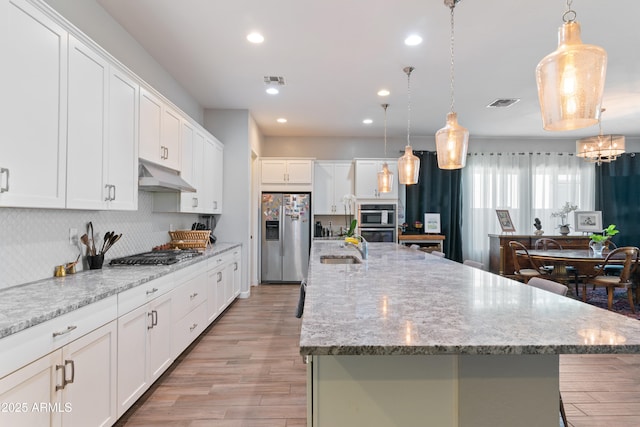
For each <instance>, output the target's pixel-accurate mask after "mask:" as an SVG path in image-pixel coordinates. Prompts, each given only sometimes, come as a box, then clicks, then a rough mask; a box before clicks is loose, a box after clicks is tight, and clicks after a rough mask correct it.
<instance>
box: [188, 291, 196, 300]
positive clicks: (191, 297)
mask: <svg viewBox="0 0 640 427" xmlns="http://www.w3.org/2000/svg"><path fill="white" fill-rule="evenodd" d="M197 296H198V293H197V292H194V293H192V294H191V295H189V298H190V299H194V298H195V297H197Z"/></svg>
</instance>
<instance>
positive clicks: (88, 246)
mask: <svg viewBox="0 0 640 427" xmlns="http://www.w3.org/2000/svg"><path fill="white" fill-rule="evenodd" d="M80 241H81V242H82V243H84V245H85V246H86V247H87V255H91V245H90V243H89V236H87V235H86V234H83V235H82V236H80Z"/></svg>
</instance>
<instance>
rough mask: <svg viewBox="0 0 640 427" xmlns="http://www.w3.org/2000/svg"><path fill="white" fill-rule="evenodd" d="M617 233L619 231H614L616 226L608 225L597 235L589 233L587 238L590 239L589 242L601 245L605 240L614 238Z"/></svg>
mask: <svg viewBox="0 0 640 427" xmlns="http://www.w3.org/2000/svg"><path fill="white" fill-rule="evenodd" d="M619 232H620V230H618V229H616V225H615V224H609V226H608V227H607V228H605V229H604V230H602V231H601V232H600V233H599V234H596V233H591V234H590V235H589V237H590V238H591V241H593V242H596V243H603V242H605V241H606V240H607V239H609V237H612V236H615V235H616V234H618V233H619Z"/></svg>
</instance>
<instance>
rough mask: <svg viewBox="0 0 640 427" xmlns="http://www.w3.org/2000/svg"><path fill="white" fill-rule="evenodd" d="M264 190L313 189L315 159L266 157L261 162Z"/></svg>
mask: <svg viewBox="0 0 640 427" xmlns="http://www.w3.org/2000/svg"><path fill="white" fill-rule="evenodd" d="M260 165H261V168H260V169H261V172H260V177H261V180H260V182H261V184H262V190H263V191H311V189H312V188H311V186H312V183H313V159H275V158H265V159H262V160H261V162H260Z"/></svg>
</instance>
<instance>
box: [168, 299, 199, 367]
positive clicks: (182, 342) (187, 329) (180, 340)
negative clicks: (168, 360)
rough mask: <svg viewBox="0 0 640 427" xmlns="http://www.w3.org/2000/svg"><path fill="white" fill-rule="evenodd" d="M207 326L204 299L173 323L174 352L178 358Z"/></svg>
mask: <svg viewBox="0 0 640 427" xmlns="http://www.w3.org/2000/svg"><path fill="white" fill-rule="evenodd" d="M206 326H207V304H206V303H205V302H204V301H203V302H202V303H201V304H200V305H198V306H197V307H196V308H195V309H193V310H192V311H190V312H189V313H188V314H187V315H186V316H184V317H183V318H182V319H180V320H178V321H174V323H173V334H172V335H173V338H172V340H171V341H172V345H171V348H172V354H173V358H174V359H175V358H177V357H178V356H179V355H180V353H182V352H183V351H184V349H185V348H187V347H188V346H189V344H191V343H192V342H193V340H195V339H196V338H198V335H200V334H201V333H202V331H204V328H205V327H206Z"/></svg>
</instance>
